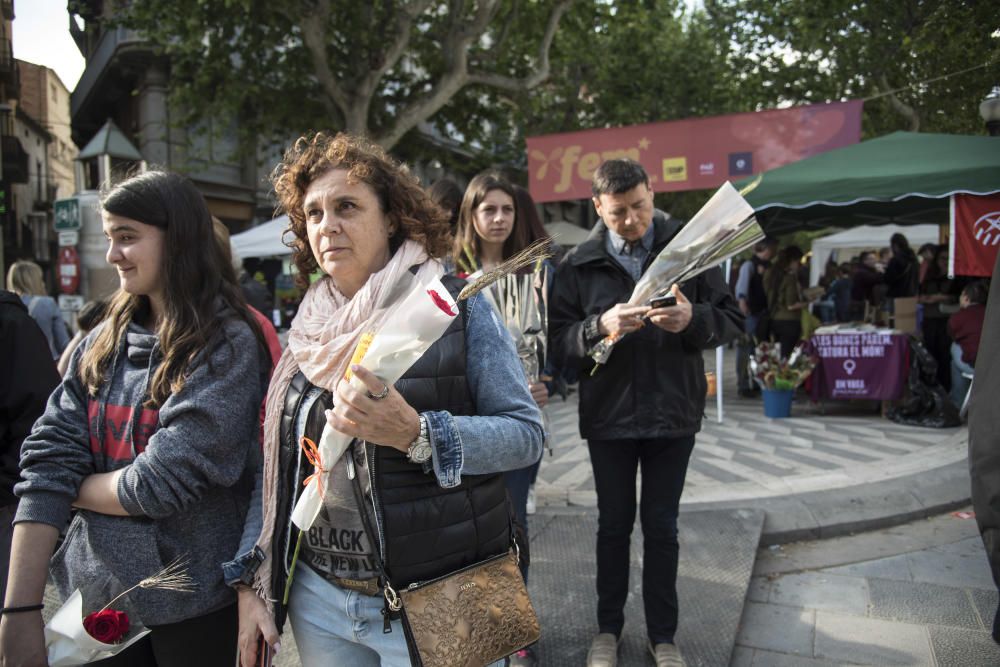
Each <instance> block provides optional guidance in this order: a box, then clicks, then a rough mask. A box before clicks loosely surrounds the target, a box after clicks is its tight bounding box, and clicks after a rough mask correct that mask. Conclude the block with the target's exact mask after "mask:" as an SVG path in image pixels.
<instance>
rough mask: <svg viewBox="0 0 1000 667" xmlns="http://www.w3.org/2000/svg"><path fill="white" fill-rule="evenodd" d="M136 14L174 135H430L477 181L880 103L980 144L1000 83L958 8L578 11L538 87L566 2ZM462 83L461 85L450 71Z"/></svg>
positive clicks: (766, 4)
mask: <svg viewBox="0 0 1000 667" xmlns="http://www.w3.org/2000/svg"><path fill="white" fill-rule="evenodd" d="M127 6H128V9H127V10H126V13H124V14H123V15H122V16H121V17H120V18H121V21H122V22H123V23H124V24H125V25H127V26H129V27H131V28H134V29H136V30H138V31H140V32H141V33H142V34H144V35H145V36H146V37H147V38H148V39H149V40H151V41H152V42H153V43H154V44H155V45H156V47H157V48H158V49H159V50H160V51H162V52H163V53H164V54H166V55H168V56H169V59H170V63H171V68H172V69H171V94H172V102H173V106H172V108H173V109H177V110H179V112H180V113H179V117H176V118H175V120H176V121H178V122H180V123H183V124H185V125H187V126H197V125H202V124H204V119H205V118H220V119H221V118H233V117H235V118H236V120H237V127H238V128H239V131H240V138H241V140H242V141H241V143H242V145H243V146H244V147H246V148H256V147H258V146H259V144H260V142H261V141H264V142H265V143H266V142H268V141H275V142H278V143H281V142H285V141H287V140H288V139H289V138H291V137H294V136H297V135H298V134H300V133H302V132H303V131H307V130H319V129H327V130H338V129H349V130H352V131H356V132H358V131H360V132H366V133H368V134H369V135H371V136H372V137H373V138H374V139H375V140H376V141H379V142H381V143H382V144H383V145H385V146H388V147H395V150H397V151H398V152H402V153H404V154H405V153H408V154H413V152H418V151H426V150H427V147H426V145H421V144H420V142H419V141H418V140H417V139H416V138H415V136H414V133H413V132H408V133H404V132H401V131H400V129H401V128H402V130H406V129H409V128H412V127H415V126H416V125H417V124H419V123H424V122H427V123H429V124H430V125H431V126H432V127H433V128H434V129H435V130H436V131H437V132H438V133H439V134H440V135H442V136H443V137H446V138H448V139H451V140H454V141H457V142H458V143H459V144H461V145H462V146H464V147H466V148H467V149H468V150H469V153H471V154H472V155H473V157H471V158H467V157H465V156H462V157H456V156H454V155H449V154H448V153H447V152H444V151H442V152H441V154H437V155H435V157H438V158H439V159H440V160H441V161H442V162H444V163H445V164H446V166H450V167H458V168H459V169H460V170H462V171H467V172H471V171H474V170H476V169H478V168H481V167H485V166H488V165H489V164H506V165H513V166H515V167H522V168H523V167H524V165H525V156H524V137H525V136H531V135H537V134H544V133H550V132H567V131H575V130H580V129H588V128H600V127H614V126H620V125H629V124H637V123H646V122H660V121H668V120H677V119H681V118H691V117H698V116H709V115H718V114H724V113H734V112H744V111H753V110H759V109H765V108H774V107H779V106H788V105H795V104H807V103H817V102H825V101H832V100H842V99H857V98H867V97H870V96H874V95H878V94H880V93H885V92H888V91H896V92H894V93H893V94H892V95H882V96H880V97H877V98H875V99H871V100H870V101H867V102H866V103H865V107H864V115H863V133H864V135H865V136H866V137H873V136H879V135H882V134H886V133H889V132H892V131H895V130H900V129H904V130H905V129H915V128H919V129H920V130H921V131H930V132H952V133H981V132H982V121H981V120H980V118H979V116H978V111H977V107H978V103H979V101H980V100H981V99H982V97H983V96H984V95H985V94H986V93H987V92H988V91H989V89H990V87H991V85H993V84H994V83H995V82H996V81H997V80H998V69H1000V66H998V63H1000V58H998V56H1000V39H998V38H996V37H991V33H993V32H994V31H996V30H997V28H998V26H1000V21H998V19H997V15H996V12H995V8H994V7H993V6H992V5H991V3H986V2H962V1H960V0H937V1H932V0H872V1H867V2H866V1H863V0H829V1H828V2H824V3H817V2H814V1H813V0H781V1H779V2H774V1H773V0H704V9H695V10H690V9H689V6H688V3H687V2H684V0H615V1H612V0H575V1H574V2H573V3H572V4H571V5H570V6H569V9H568V10H567V11H566V12H565V14H562V15H561V20H560V22H559V23H558V31H557V33H556V34H555V38H554V40H553V41H552V45H551V48H550V49H549V51H548V55H549V64H550V73H549V75H548V76H547V77H538V80H529V79H530V78H531V77H532V75H533V74H535V73H536V72H538V71H539V68H540V66H541V65H542V64H543V59H542V58H541V56H540V51H539V47H540V45H542V44H543V37H544V35H545V33H546V27H547V25H548V23H549V20H550V17H551V16H552V14H553V11H554V9H555V8H557V7H561V2H560V0H373V1H372V2H367V3H358V2H348V1H347V0H282V1H281V2H273V1H271V0H171V2H163V1H161V0H132V2H130V3H128V5H127ZM411 10H412V16H411V15H410V14H408V13H407V12H408V11H411ZM477 12H481V13H477ZM400 26H403V27H406V29H405V30H403V31H402V32H399V28H400ZM407 26H408V27H407ZM310 35H312V37H313V38H314V39H315V40H318V41H319V43H320V44H321V47H320V48H319V49H318V50H317V49H313V50H310V48H309V36H310ZM400 35H405V40H403V41H402V42H400V39H399V37H400ZM399 44H402V48H401V49H400V50H396V51H394V45H399ZM397 56H398V58H397ZM981 63H989V65H988V66H987V67H980V68H978V69H974V70H972V71H968V72H965V73H962V74H956V75H954V76H951V77H948V78H945V79H942V80H939V81H930V82H928V83H921V82H925V81H928V80H930V79H933V78H935V77H940V76H942V75H946V74H950V73H954V72H959V71H961V70H964V69H968V68H970V67H974V66H976V65H978V64H981ZM460 70H461V71H465V72H467V74H468V76H465V77H453V76H451V73H453V72H455V71H460ZM897 89H901V90H897ZM449 160H452V163H451V164H449ZM705 196H706V195H705V193H675V194H671V195H665V196H664V197H665V198H666V201H664V202H663V205H665V206H667V207H668V208H671V209H672V210H674V211H675V212H677V213H678V214H683V213H688V214H690V213H693V212H694V211H696V210H697V209H698V208H699V207H700V204H701V203H702V202H703V200H704V199H705Z"/></svg>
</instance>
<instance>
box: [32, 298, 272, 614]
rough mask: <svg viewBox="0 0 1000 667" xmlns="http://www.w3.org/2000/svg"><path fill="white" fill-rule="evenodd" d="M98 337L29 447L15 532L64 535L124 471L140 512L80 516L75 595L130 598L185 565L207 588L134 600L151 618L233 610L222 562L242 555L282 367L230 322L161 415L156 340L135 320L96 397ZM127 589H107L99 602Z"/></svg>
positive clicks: (67, 555) (73, 549)
mask: <svg viewBox="0 0 1000 667" xmlns="http://www.w3.org/2000/svg"><path fill="white" fill-rule="evenodd" d="M220 315H222V313H220ZM98 330H99V328H98V329H97V330H95V331H93V332H91V334H90V335H89V336H88V337H87V338H86V339H85V340H84V342H83V343H82V344H81V345H80V347H79V348H78V349H77V350H76V352H75V353H74V355H73V358H72V361H71V364H70V370H69V372H68V373H67V374H66V377H65V379H64V380H63V383H62V385H60V386H59V387H58V388H57V389H56V390H55V391H54V392H53V394H52V396H51V397H50V398H49V402H48V405H47V407H46V410H45V413H44V414H43V415H42V417H40V418H39V420H38V421H37V422H36V423H35V426H34V428H33V429H32V432H31V435H29V436H28V437H27V438H26V439H25V441H24V445H23V446H22V448H21V470H22V472H21V476H22V479H23V481H21V482H20V483H19V484H18V485H17V486H16V487H15V489H14V491H15V493H16V494H17V495H18V496H19V497H20V504H19V507H18V510H17V516H16V518H15V523H17V522H20V521H35V522H40V523H46V524H50V525H53V526H56V527H58V528H62V527H63V526H65V525H66V521H67V520H68V519H69V516H70V505H71V503H72V502H73V500H74V499H75V498H76V496H77V493H78V490H79V487H80V483H81V482H82V480H83V478H84V477H86V476H87V475H91V474H94V473H101V472H109V471H113V470H118V469H120V468H121V469H124V470H125V472H124V474H123V475H122V476H121V478H120V480H119V484H118V500H119V502H120V503H121V504H122V507H124V508H125V510H126V511H127V512H128V513H129V514H130V515H131V516H128V517H117V516H109V515H106V514H99V513H96V512H90V511H84V510H80V511H78V512H76V514H75V516H74V517H73V520H72V523H71V524H70V526H69V529H68V530H67V532H66V536H65V540H64V542H63V544H62V546H61V547H60V548H59V549H58V551H56V553H55V555H53V557H52V561H51V563H50V570H51V573H52V577H53V579H54V580H55V582H56V585H57V586H58V588H59V590H60V592H61V593H62V594H63V596H66V595H67V594H69V593H71V592H72V591H73V590H74V589H77V588H80V589H81V590H83V589H86V588H87V587H88V585H89V584H91V582H94V581H101V580H107V579H108V577H109V576H110V577H113V578H114V579H116V580H117V581H118V582H119V583H120V585H121V586H122V587H123V588H128V587H130V586H133V585H134V584H136V583H138V582H139V581H140V580H141V579H143V578H145V577H147V576H149V575H151V574H154V573H155V572H156V571H158V570H159V569H161V568H162V567H163V566H164V565H166V564H168V563H170V562H171V561H172V560H173V559H174V558H176V557H179V556H186V557H188V558H189V561H190V562H189V565H188V568H187V569H188V572H189V574H190V575H191V577H192V578H193V579H194V580H195V583H196V585H197V587H198V590H197V592H196V593H190V594H185V593H176V592H170V591H161V590H143V589H140V590H136V591H135V592H133V593H131V594H130V595H129V598H130V600H129V606H130V608H132V609H134V610H135V611H136V612H137V613H138V615H139V618H140V619H141V620H142V622H143V623H144V624H146V625H158V624H163V623H174V622H177V621H181V620H185V619H189V618H193V617H196V616H200V615H202V614H206V613H209V612H211V611H214V610H216V609H219V608H221V607H223V606H225V605H227V604H230V603H232V602H234V601H235V597H234V595H233V592H232V589H230V588H228V587H227V586H226V585H225V584H224V583H223V578H222V567H221V563H222V562H223V561H225V560H229V559H230V558H231V557H232V554H233V553H235V551H236V549H237V547H238V545H239V540H240V534H241V531H242V528H243V521H244V517H245V516H246V512H247V507H248V504H249V499H250V492H251V490H252V487H253V475H254V471H255V470H256V468H257V464H258V461H259V452H260V447H259V437H260V424H259V421H258V420H259V414H260V403H261V400H262V398H263V396H264V392H265V390H266V386H267V373H268V372H269V371H270V363H269V362H268V361H267V360H266V359H265V358H264V357H262V356H261V355H262V354H264V352H263V351H262V350H261V349H260V347H259V345H258V344H257V339H256V337H255V336H254V335H253V332H252V331H251V330H250V329H249V327H247V325H246V324H244V323H243V322H241V321H239V320H237V319H235V318H228V319H226V320H225V325H224V331H223V335H222V336H220V337H218V338H217V339H216V342H215V344H214V346H213V347H212V349H211V350H210V353H209V354H206V353H205V352H202V353H200V354H199V355H198V357H197V358H196V361H195V364H194V367H193V368H194V369H193V370H192V371H190V372H189V374H188V377H187V380H186V382H185V384H184V388H183V389H182V390H181V391H180V392H178V393H176V394H173V395H171V396H170V397H169V398H168V399H167V400H166V401H165V402H164V403H163V405H162V406H160V408H159V410H156V409H150V408H144V407H143V405H142V404H143V402H144V401H145V399H146V396H147V391H148V387H149V382H150V380H151V378H152V375H153V372H154V371H155V370H156V367H157V365H158V364H159V363H160V361H161V352H160V349H159V340H158V338H157V336H156V335H155V334H153V333H152V332H150V331H148V330H146V329H144V328H142V327H140V326H139V325H138V324H135V323H134V322H133V323H132V324H130V325H129V328H128V331H127V333H126V335H125V337H124V340H122V341H121V343H120V345H119V348H118V350H117V352H116V354H115V356H114V360H113V362H112V364H111V368H110V371H109V373H108V380H107V382H106V383H105V384H104V386H102V387H101V389H100V391H99V393H98V395H97V396H88V395H87V391H86V389H85V388H84V387H83V385H82V384H81V383H80V381H79V379H78V373H77V367H78V365H79V363H80V359H81V356H82V354H83V352H84V350H85V349H86V348H87V347H89V345H90V343H91V342H92V341H93V339H94V336H95V335H96V334H97V331H98ZM119 592H121V591H109V596H108V599H107V600H105V601H103V602H101V604H102V605H103V604H104V603H106V602H108V601H110V599H111V597H113V596H114V595H116V594H117V593H119Z"/></svg>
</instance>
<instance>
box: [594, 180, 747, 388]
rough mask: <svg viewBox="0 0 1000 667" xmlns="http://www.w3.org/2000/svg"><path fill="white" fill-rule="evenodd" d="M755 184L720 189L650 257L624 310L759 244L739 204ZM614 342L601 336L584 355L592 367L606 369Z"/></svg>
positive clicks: (743, 206)
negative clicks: (739, 189)
mask: <svg viewBox="0 0 1000 667" xmlns="http://www.w3.org/2000/svg"><path fill="white" fill-rule="evenodd" d="M758 182H759V179H758V180H757V181H755V182H754V183H751V184H750V185H749V186H747V187H746V188H744V190H743V191H742V192H737V191H736V188H735V187H733V185H732V183H729V182H728V181H727V182H726V183H723V184H722V187H720V188H719V189H718V190H717V191H716V193H715V194H714V195H712V198H711V199H709V200H708V203H706V204H705V205H704V206H703V207H702V208H701V210H700V211H698V212H697V213H696V214H695V216H694V217H693V218H691V220H690V221H689V222H688V223H687V224H686V225H684V227H683V228H682V229H681V230H680V231H679V232H677V234H676V235H675V236H674V238H672V239H671V240H670V242H669V243H668V244H667V246H666V247H665V248H664V249H663V250H661V251H660V254H659V255H657V256H656V259H654V260H653V262H652V263H651V264H650V265H649V268H648V269H647V270H646V272H645V273H644V274H643V275H642V277H641V278H640V279H639V282H637V283H636V285H635V289H634V290H632V296H631V297H629V300H628V305H630V306H639V305H642V304H648V303H649V301H650V300H651V299H653V298H654V297H657V296H661V295H664V294H666V293H667V292H669V291H670V288H671V286H672V285H674V284H678V285H679V284H680V283H682V282H684V281H686V280H690V279H692V278H694V277H695V276H697V275H698V274H700V273H703V272H704V271H707V270H708V269H710V268H712V267H713V266H717V265H719V264H721V263H722V262H724V261H726V260H727V259H730V258H732V257H734V256H735V255H738V254H739V253H741V252H743V251H744V250H746V249H748V248H750V247H752V246H753V244H754V243H756V242H757V241H759V240H761V239H762V238H764V231H763V230H762V229H761V227H760V225H759V224H758V223H757V220H756V218H754V211H753V207H752V206H750V204H748V203H747V201H746V200H745V199H744V198H743V195H744V194H746V193H747V192H749V191H750V190H751V189H753V188H754V187H756V185H757V183H758ZM620 339H621V336H620V335H619V336H607V337H605V338H604V339H603V340H601V341H600V342H599V343H597V345H595V346H594V347H593V348H591V349H590V351H589V352H588V354H589V355H590V357H591V358H592V359H593V360H594V361H595V362H597V364H598V366H599V365H600V364H604V363H607V361H608V357H610V356H611V351H612V350H613V349H614V346H615V343H617V342H618V341H619V340H620ZM598 366H595V367H594V370H596V369H597V368H598Z"/></svg>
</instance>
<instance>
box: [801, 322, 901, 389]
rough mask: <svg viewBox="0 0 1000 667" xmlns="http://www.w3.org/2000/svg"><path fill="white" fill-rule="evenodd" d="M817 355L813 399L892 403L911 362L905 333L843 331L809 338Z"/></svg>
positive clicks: (813, 375)
mask: <svg viewBox="0 0 1000 667" xmlns="http://www.w3.org/2000/svg"><path fill="white" fill-rule="evenodd" d="M810 343H811V344H812V348H813V350H814V351H815V353H816V354H817V355H818V356H819V363H818V364H817V365H816V369H815V370H814V371H813V374H812V378H811V380H812V386H811V389H810V394H811V396H812V400H814V401H818V400H820V399H823V398H833V399H851V398H863V399H870V400H878V401H894V400H897V399H899V398H901V397H902V395H903V387H904V386H905V384H906V376H907V369H908V368H909V360H910V344H909V341H908V339H907V337H906V335H905V334H896V333H888V332H876V331H873V332H864V333H862V332H843V333H831V334H817V335H815V336H813V337H812V338H811V339H810Z"/></svg>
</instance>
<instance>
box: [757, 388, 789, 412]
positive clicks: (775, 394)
mask: <svg viewBox="0 0 1000 667" xmlns="http://www.w3.org/2000/svg"><path fill="white" fill-rule="evenodd" d="M763 394H764V416H765V417H771V418H773V419H783V418H784V417H791V416H792V397H794V396H795V391H794V390H793V389H765V390H764V391H763Z"/></svg>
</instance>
